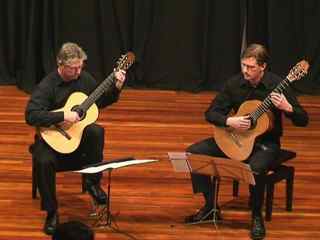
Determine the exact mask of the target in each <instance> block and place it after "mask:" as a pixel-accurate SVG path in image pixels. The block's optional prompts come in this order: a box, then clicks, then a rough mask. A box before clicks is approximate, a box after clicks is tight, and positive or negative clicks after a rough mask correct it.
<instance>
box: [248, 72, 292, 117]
mask: <svg viewBox="0 0 320 240" xmlns="http://www.w3.org/2000/svg"><path fill="white" fill-rule="evenodd" d="M289 85H290V81H289V79H288V78H285V79H284V80H282V81H281V82H280V83H279V84H278V85H277V87H276V88H275V89H273V90H272V92H276V93H280V94H281V93H283V91H284V90H285V89H286V88H287V87H288V86H289ZM271 106H272V101H271V96H270V94H269V95H268V96H267V97H266V98H265V99H264V100H263V102H262V103H261V104H260V105H259V106H258V108H257V109H256V110H255V111H254V112H252V113H250V118H251V119H253V120H254V121H256V120H257V119H258V118H259V117H261V116H262V114H264V113H265V112H267V111H268V110H269V109H270V107H271Z"/></svg>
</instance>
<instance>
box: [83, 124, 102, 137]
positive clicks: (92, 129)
mask: <svg viewBox="0 0 320 240" xmlns="http://www.w3.org/2000/svg"><path fill="white" fill-rule="evenodd" d="M85 134H86V135H87V136H89V137H94V138H103V137H104V128H103V127H101V126H100V125H97V124H91V125H89V126H87V127H86V128H85Z"/></svg>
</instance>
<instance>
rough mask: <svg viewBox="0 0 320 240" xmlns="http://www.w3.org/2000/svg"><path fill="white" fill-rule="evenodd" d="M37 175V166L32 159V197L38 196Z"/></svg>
mask: <svg viewBox="0 0 320 240" xmlns="http://www.w3.org/2000/svg"><path fill="white" fill-rule="evenodd" d="M37 189H38V184H37V176H36V167H35V165H34V160H33V159H32V199H36V198H37Z"/></svg>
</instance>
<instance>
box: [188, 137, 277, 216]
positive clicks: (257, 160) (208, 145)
mask: <svg viewBox="0 0 320 240" xmlns="http://www.w3.org/2000/svg"><path fill="white" fill-rule="evenodd" d="M186 151H187V152H190V153H195V154H204V155H209V156H213V157H223V158H226V161H227V156H226V155H225V154H224V153H223V152H222V151H221V149H220V148H219V147H218V146H217V144H216V142H215V140H214V139H213V138H207V139H204V140H202V141H200V142H197V143H195V144H192V145H191V146H189V147H188V148H187V149H186ZM279 151H280V146H279V144H276V143H263V144H262V143H259V144H256V145H255V147H254V149H253V152H252V154H251V155H250V157H249V158H248V159H247V160H246V161H245V162H246V163H248V164H249V165H250V167H251V169H252V171H253V172H255V173H256V174H254V177H255V181H256V185H255V186H253V187H251V188H250V193H251V199H252V214H253V215H257V214H261V208H262V206H263V199H264V190H265V175H266V173H267V172H268V171H269V168H270V167H271V165H272V163H273V162H274V161H276V159H277V157H278V155H279ZM191 181H192V187H193V192H194V193H199V192H202V193H204V194H205V195H206V196H208V195H209V196H212V197H211V199H212V200H213V199H214V198H215V196H214V192H215V185H216V184H215V183H213V182H212V180H211V177H209V176H206V175H202V174H195V173H191ZM207 204H210V203H207Z"/></svg>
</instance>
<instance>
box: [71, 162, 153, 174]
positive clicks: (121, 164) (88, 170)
mask: <svg viewBox="0 0 320 240" xmlns="http://www.w3.org/2000/svg"><path fill="white" fill-rule="evenodd" d="M157 161H158V160H156V159H132V160H127V161H123V162H111V163H108V162H106V163H105V164H103V165H100V166H94V167H88V168H85V169H81V170H78V171H74V172H77V173H98V172H102V171H105V170H107V169H115V168H121V167H126V166H130V165H135V164H143V163H151V162H157Z"/></svg>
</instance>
